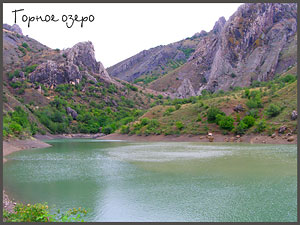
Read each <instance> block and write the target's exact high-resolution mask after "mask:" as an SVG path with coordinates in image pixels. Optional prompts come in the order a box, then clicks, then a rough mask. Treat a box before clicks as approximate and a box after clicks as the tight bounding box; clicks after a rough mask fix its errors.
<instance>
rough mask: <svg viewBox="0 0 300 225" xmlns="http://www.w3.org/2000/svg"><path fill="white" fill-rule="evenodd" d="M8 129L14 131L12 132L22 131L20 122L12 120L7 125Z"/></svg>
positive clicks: (18, 132)
mask: <svg viewBox="0 0 300 225" xmlns="http://www.w3.org/2000/svg"><path fill="white" fill-rule="evenodd" d="M9 129H10V130H11V131H12V132H13V133H14V134H20V133H21V131H22V127H21V125H20V124H18V123H17V122H15V121H13V122H12V123H11V124H10V125H9Z"/></svg>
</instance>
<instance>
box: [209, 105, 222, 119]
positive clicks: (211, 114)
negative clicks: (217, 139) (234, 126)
mask: <svg viewBox="0 0 300 225" xmlns="http://www.w3.org/2000/svg"><path fill="white" fill-rule="evenodd" d="M218 114H220V115H223V116H225V113H224V112H222V111H221V110H220V109H218V108H215V107H211V108H209V110H208V111H207V121H208V122H215V121H216V117H217V115H218Z"/></svg>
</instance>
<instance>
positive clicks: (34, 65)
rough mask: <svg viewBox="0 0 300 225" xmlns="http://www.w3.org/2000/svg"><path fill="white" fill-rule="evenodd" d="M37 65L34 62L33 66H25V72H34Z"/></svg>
mask: <svg viewBox="0 0 300 225" xmlns="http://www.w3.org/2000/svg"><path fill="white" fill-rule="evenodd" d="M37 66H38V65H37V64H33V65H31V66H27V67H26V68H25V72H26V73H32V72H33V71H34V70H35V68H36V67H37Z"/></svg>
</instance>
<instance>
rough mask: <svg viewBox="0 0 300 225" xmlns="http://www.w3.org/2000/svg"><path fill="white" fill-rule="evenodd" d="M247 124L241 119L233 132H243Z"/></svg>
mask: <svg viewBox="0 0 300 225" xmlns="http://www.w3.org/2000/svg"><path fill="white" fill-rule="evenodd" d="M247 128H248V126H247V125H246V124H245V123H244V122H243V121H241V122H240V123H239V124H238V126H237V127H236V128H235V133H236V134H245V132H246V130H247Z"/></svg>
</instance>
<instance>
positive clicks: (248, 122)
mask: <svg viewBox="0 0 300 225" xmlns="http://www.w3.org/2000/svg"><path fill="white" fill-rule="evenodd" d="M242 122H243V123H244V124H246V125H247V128H250V127H252V126H253V125H254V123H255V118H254V117H253V116H245V117H244V118H243V119H242Z"/></svg>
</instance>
